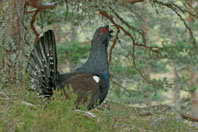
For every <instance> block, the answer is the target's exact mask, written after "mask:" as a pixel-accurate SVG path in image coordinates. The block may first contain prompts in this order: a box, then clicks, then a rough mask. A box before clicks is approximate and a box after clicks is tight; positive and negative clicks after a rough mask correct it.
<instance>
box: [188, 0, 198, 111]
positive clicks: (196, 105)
mask: <svg viewBox="0 0 198 132" xmlns="http://www.w3.org/2000/svg"><path fill="white" fill-rule="evenodd" d="M188 10H189V12H193V8H192V0H188ZM188 22H189V24H191V23H192V22H193V17H192V15H190V14H189V16H188ZM189 42H190V41H189ZM190 44H191V42H190ZM194 67H195V65H194V64H192V63H191V64H190V67H189V76H190V78H189V83H190V86H191V88H194V87H195V86H196V85H197V84H196V74H195V72H194V70H193V69H194ZM190 96H191V112H192V114H194V115H195V114H198V97H197V93H196V89H195V90H191V92H190Z"/></svg>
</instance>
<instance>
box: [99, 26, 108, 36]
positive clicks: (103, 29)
mask: <svg viewBox="0 0 198 132" xmlns="http://www.w3.org/2000/svg"><path fill="white" fill-rule="evenodd" d="M105 30H107V29H106V28H105V27H104V28H102V29H101V32H100V34H101V35H103V33H104V31H105Z"/></svg>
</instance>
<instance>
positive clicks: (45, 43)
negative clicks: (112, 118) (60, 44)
mask: <svg viewBox="0 0 198 132" xmlns="http://www.w3.org/2000/svg"><path fill="white" fill-rule="evenodd" d="M112 32H113V31H111V30H109V26H108V25H106V26H102V27H99V28H98V29H96V31H95V33H94V36H93V39H92V40H91V49H90V54H89V57H88V60H87V62H86V63H85V64H83V65H82V66H81V67H79V68H77V69H76V70H75V71H74V72H72V73H65V74H59V72H58V71H57V53H56V43H55V36H54V33H53V31H52V30H49V31H47V32H45V33H44V35H43V36H42V37H40V38H39V40H38V42H37V44H36V45H35V47H34V48H33V50H32V52H31V54H30V59H29V62H28V68H27V70H28V72H29V74H30V76H29V80H30V88H31V89H32V90H36V91H37V94H38V95H39V97H42V98H48V97H51V96H52V95H53V90H55V89H63V88H64V87H65V86H68V85H71V87H72V89H73V91H74V93H76V94H77V101H76V105H77V106H78V105H79V103H82V104H87V106H88V110H90V109H92V108H94V107H95V106H97V105H99V104H101V103H102V102H103V100H104V99H105V97H106V96H107V93H108V89H109V68H108V61H107V60H108V54H107V47H108V43H109V40H110V38H111V37H112V36H111V33H112ZM88 97H90V99H89V100H88Z"/></svg>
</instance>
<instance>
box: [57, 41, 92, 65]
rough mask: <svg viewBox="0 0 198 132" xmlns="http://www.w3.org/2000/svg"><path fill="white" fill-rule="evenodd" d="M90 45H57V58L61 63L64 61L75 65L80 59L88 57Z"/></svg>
mask: <svg viewBox="0 0 198 132" xmlns="http://www.w3.org/2000/svg"><path fill="white" fill-rule="evenodd" d="M89 49H90V45H85V46H81V43H80V42H77V41H76V42H72V43H71V44H69V43H64V44H62V45H57V52H58V58H59V60H60V61H61V62H62V61H64V60H67V61H70V62H71V63H74V64H77V63H78V62H79V60H80V59H83V58H84V59H86V58H87V57H88V53H89Z"/></svg>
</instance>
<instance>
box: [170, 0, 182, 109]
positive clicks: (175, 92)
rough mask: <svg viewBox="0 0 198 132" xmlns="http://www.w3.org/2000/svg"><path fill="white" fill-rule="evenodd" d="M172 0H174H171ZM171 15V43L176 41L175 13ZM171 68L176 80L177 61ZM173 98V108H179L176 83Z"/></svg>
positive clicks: (178, 92)
mask: <svg viewBox="0 0 198 132" xmlns="http://www.w3.org/2000/svg"><path fill="white" fill-rule="evenodd" d="M173 1H174V0H173ZM172 15H173V20H172V26H171V35H172V43H173V44H174V43H176V42H177V37H176V21H177V20H176V18H177V17H176V15H175V13H173V14H172ZM173 68H174V69H173V70H174V78H175V80H178V78H179V75H178V73H177V63H176V62H175V61H173ZM173 96H174V97H173V99H174V104H175V108H176V109H178V110H180V100H179V99H180V90H179V86H178V84H176V85H175V86H174V94H173Z"/></svg>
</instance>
